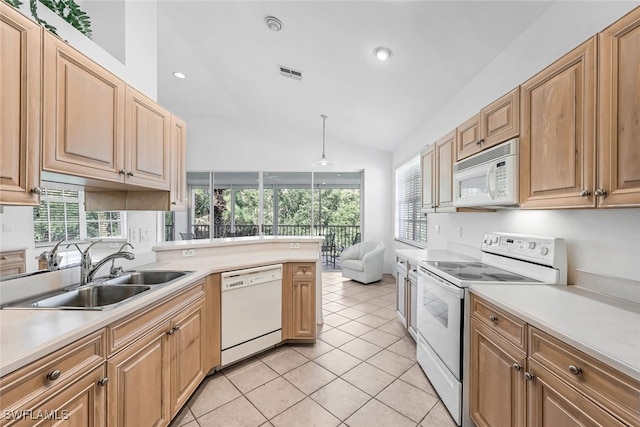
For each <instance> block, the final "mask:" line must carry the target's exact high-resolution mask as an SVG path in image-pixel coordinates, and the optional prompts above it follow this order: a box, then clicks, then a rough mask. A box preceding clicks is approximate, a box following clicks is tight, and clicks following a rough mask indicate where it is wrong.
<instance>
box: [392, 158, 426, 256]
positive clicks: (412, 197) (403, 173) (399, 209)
mask: <svg viewBox="0 0 640 427" xmlns="http://www.w3.org/2000/svg"><path fill="white" fill-rule="evenodd" d="M421 209H422V168H421V165H420V155H417V156H416V157H413V158H411V159H410V160H408V161H407V162H405V163H403V164H401V165H400V166H398V167H397V168H396V169H395V201H394V239H395V240H397V241H399V242H402V243H406V244H408V245H412V246H416V247H419V248H425V249H426V248H427V246H428V236H427V216H426V214H424V213H422V210H421ZM401 221H404V222H406V224H401ZM402 228H405V230H402ZM416 237H418V239H416ZM420 238H423V239H424V241H422V240H420Z"/></svg>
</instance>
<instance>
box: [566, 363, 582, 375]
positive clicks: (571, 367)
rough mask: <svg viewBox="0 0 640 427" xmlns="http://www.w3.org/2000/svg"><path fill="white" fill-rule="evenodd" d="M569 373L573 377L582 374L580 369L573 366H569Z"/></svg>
mask: <svg viewBox="0 0 640 427" xmlns="http://www.w3.org/2000/svg"><path fill="white" fill-rule="evenodd" d="M569 372H571V373H572V374H573V375H580V374H581V373H582V368H579V367H577V366H575V365H569Z"/></svg>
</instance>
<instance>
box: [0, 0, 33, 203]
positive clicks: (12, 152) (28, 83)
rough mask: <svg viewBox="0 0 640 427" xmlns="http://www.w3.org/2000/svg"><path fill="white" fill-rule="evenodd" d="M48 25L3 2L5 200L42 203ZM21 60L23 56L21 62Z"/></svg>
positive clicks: (0, 61) (1, 161)
mask: <svg viewBox="0 0 640 427" xmlns="http://www.w3.org/2000/svg"><path fill="white" fill-rule="evenodd" d="M41 38H42V29H41V27H40V26H39V25H37V24H35V23H34V22H32V21H31V20H29V19H28V18H26V17H25V16H23V15H22V14H21V13H20V12H18V11H16V10H14V9H13V8H12V7H11V6H9V5H8V4H6V3H5V2H0V93H2V96H0V111H2V114H0V204H2V205H37V204H38V203H39V202H40V197H39V195H38V193H37V191H38V190H35V192H34V189H35V188H36V187H38V186H39V185H40V139H41V135H40V110H41V109H40V106H41V76H42V66H41V64H42V59H41V55H42V39H41ZM17 58H20V59H21V60H18V59H17Z"/></svg>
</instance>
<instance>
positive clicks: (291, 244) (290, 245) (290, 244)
mask: <svg viewBox="0 0 640 427" xmlns="http://www.w3.org/2000/svg"><path fill="white" fill-rule="evenodd" d="M289 247H290V248H291V249H300V243H289Z"/></svg>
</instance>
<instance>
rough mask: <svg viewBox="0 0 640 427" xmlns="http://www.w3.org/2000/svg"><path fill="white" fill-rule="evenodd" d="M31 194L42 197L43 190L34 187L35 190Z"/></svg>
mask: <svg viewBox="0 0 640 427" xmlns="http://www.w3.org/2000/svg"><path fill="white" fill-rule="evenodd" d="M31 192H32V193H33V194H37V195H38V196H39V195H41V194H42V188H40V187H33V188H32V189H31Z"/></svg>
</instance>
